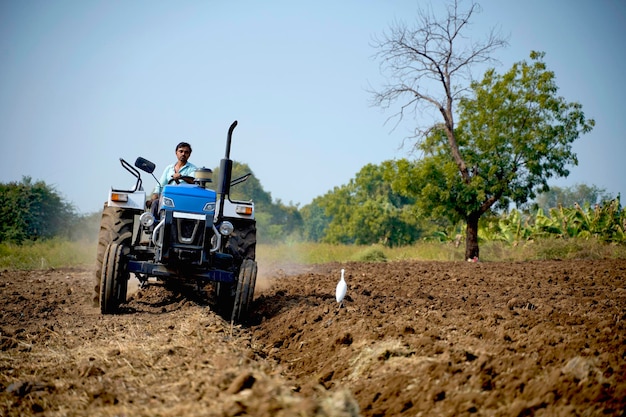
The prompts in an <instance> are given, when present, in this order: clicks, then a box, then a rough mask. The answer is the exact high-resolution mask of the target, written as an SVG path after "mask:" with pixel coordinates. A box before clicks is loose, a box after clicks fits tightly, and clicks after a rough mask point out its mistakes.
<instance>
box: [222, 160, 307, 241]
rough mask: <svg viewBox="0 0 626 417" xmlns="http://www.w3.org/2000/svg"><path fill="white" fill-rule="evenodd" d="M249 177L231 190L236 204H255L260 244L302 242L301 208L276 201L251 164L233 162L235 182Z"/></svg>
mask: <svg viewBox="0 0 626 417" xmlns="http://www.w3.org/2000/svg"><path fill="white" fill-rule="evenodd" d="M246 174H252V175H250V177H249V178H248V179H247V180H246V181H244V182H242V183H239V184H237V185H235V186H234V187H232V188H231V198H233V199H234V200H246V201H247V200H252V201H254V207H255V216H256V221H257V229H258V231H259V241H262V242H266V243H272V242H280V241H284V240H285V239H287V238H294V237H295V238H300V234H301V230H302V216H301V214H300V212H299V211H298V207H297V206H295V205H292V204H289V205H286V204H284V203H283V202H282V201H280V200H276V201H274V200H273V199H272V195H271V193H269V192H267V191H265V190H264V189H263V186H262V185H261V182H260V181H259V179H258V178H257V177H256V176H255V175H254V173H253V172H252V170H251V169H250V167H249V166H248V164H245V163H240V162H236V161H233V172H232V179H233V180H236V179H237V178H239V177H242V176H244V175H246ZM213 177H214V181H215V182H217V181H218V179H219V168H216V169H215V170H214V171H213Z"/></svg>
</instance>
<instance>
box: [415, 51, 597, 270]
mask: <svg viewBox="0 0 626 417" xmlns="http://www.w3.org/2000/svg"><path fill="white" fill-rule="evenodd" d="M543 56H544V55H543V54H542V53H537V52H533V53H531V56H530V58H531V62H530V63H528V62H524V61H523V62H519V63H516V64H514V65H513V67H512V68H511V69H510V70H509V71H508V72H507V73H505V74H503V75H498V74H496V72H495V71H494V70H489V71H487V72H486V74H485V76H484V78H483V80H482V81H479V82H474V83H472V85H471V88H472V91H473V96H472V97H464V98H462V99H461V100H460V102H459V109H460V117H459V120H460V121H459V126H458V128H457V130H456V132H455V137H456V138H457V145H458V146H457V149H456V150H457V151H458V155H459V157H460V158H461V161H462V166H464V167H466V169H465V170H460V169H459V164H458V163H457V162H456V159H455V157H454V155H453V152H452V149H451V148H450V146H449V142H448V141H447V137H446V135H445V134H444V132H443V130H444V129H443V128H440V129H439V130H433V133H432V134H431V136H430V137H429V138H428V140H426V141H424V142H423V143H422V144H421V146H420V147H421V149H422V150H423V151H424V154H425V157H424V159H422V160H421V161H419V162H418V164H417V166H416V170H415V172H414V175H415V182H414V183H413V185H414V190H415V192H416V193H417V194H418V195H419V200H418V202H419V203H421V204H422V207H423V208H424V209H426V210H432V209H435V208H439V209H441V208H443V209H444V212H446V213H448V215H449V216H451V217H452V218H455V219H456V218H461V219H464V220H465V221H466V223H467V229H466V235H467V236H466V239H467V240H466V256H467V257H468V258H473V257H474V256H478V254H479V250H478V222H479V219H480V217H481V216H482V215H483V214H485V213H487V212H488V211H490V210H492V208H507V207H508V206H509V205H510V204H511V203H516V204H518V205H521V204H524V203H525V202H527V201H528V200H529V199H532V198H534V197H535V196H536V194H535V193H536V192H537V191H547V190H549V187H548V184H547V180H548V179H549V178H551V177H553V176H556V177H561V176H567V175H568V174H569V171H568V169H567V166H568V165H570V164H576V163H577V159H576V155H575V154H574V153H573V151H572V143H573V142H574V141H575V140H576V139H577V138H578V137H579V136H580V134H582V133H586V132H588V131H590V130H591V129H592V128H593V125H594V121H593V120H587V119H585V116H584V113H583V111H582V106H581V105H580V104H579V103H575V102H571V103H570V102H567V101H566V100H565V99H564V98H563V97H560V96H557V94H556V93H557V86H556V83H555V76H554V73H553V72H551V71H548V70H547V69H546V65H545V63H544V62H543V60H542V58H543Z"/></svg>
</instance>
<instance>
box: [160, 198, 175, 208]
mask: <svg viewBox="0 0 626 417" xmlns="http://www.w3.org/2000/svg"><path fill="white" fill-rule="evenodd" d="M161 206H162V207H175V206H174V200H172V199H171V198H169V197H163V203H162V204H161Z"/></svg>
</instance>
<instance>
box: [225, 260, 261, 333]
mask: <svg viewBox="0 0 626 417" xmlns="http://www.w3.org/2000/svg"><path fill="white" fill-rule="evenodd" d="M256 274H257V265H256V262H255V261H253V260H252V259H244V261H243V263H242V264H241V268H240V269H239V277H238V278H237V292H236V293H235V301H234V303H233V312H232V316H231V321H233V322H236V323H239V322H241V321H243V320H244V319H245V318H246V317H247V316H248V309H249V307H250V305H251V304H252V298H253V297H254V287H255V285H256Z"/></svg>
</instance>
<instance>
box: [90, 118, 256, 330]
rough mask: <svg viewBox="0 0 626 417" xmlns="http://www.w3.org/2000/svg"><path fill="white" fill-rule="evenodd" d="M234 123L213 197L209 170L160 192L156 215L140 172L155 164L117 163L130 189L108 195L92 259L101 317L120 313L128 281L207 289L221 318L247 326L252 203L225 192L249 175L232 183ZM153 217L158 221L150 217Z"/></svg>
mask: <svg viewBox="0 0 626 417" xmlns="http://www.w3.org/2000/svg"><path fill="white" fill-rule="evenodd" d="M236 126H237V121H235V122H233V123H232V124H231V126H230V128H229V129H228V135H227V139H226V154H225V157H224V158H223V159H222V160H221V162H220V169H219V179H218V183H217V187H216V190H213V189H212V188H211V183H212V170H210V169H208V168H199V169H198V170H197V171H196V172H195V174H194V176H193V177H182V178H181V179H180V180H183V181H180V180H177V181H174V180H172V181H170V183H168V184H161V185H162V192H161V194H160V197H159V199H158V202H157V201H154V202H153V203H152V204H158V209H157V210H150V209H148V207H147V205H148V204H147V200H146V192H145V191H144V189H143V186H142V179H141V174H140V172H139V170H141V171H143V172H146V173H148V174H151V175H152V177H154V179H155V180H156V181H157V182H158V180H157V179H156V177H155V176H154V174H153V172H154V169H155V164H154V163H152V162H150V161H149V160H147V159H144V158H142V157H139V158H137V160H136V161H135V164H134V166H132V165H130V164H129V163H128V162H126V161H125V160H124V159H122V158H120V163H121V165H122V167H123V168H124V169H126V170H127V171H128V172H129V173H130V174H132V175H133V176H134V177H135V185H134V187H133V188H132V189H129V190H124V189H116V188H112V189H111V190H110V191H109V196H108V200H107V202H106V203H105V205H104V209H103V211H102V219H101V223H100V232H99V236H98V253H97V259H96V276H95V279H96V288H95V290H96V299H97V300H98V301H99V307H100V311H101V313H102V314H115V313H118V312H120V309H121V307H122V305H123V304H124V303H125V302H126V298H127V291H128V282H129V279H130V277H131V274H134V275H135V277H136V278H137V280H138V281H139V285H140V287H141V288H143V287H146V286H148V285H152V284H156V283H166V284H168V283H170V284H183V285H188V284H191V285H195V286H197V288H198V289H199V290H201V289H204V287H205V286H206V285H207V284H212V287H213V288H214V291H215V299H216V302H217V304H218V309H219V311H221V312H222V314H223V315H224V316H225V317H226V318H229V319H230V320H231V321H232V322H241V321H243V320H245V318H246V316H247V314H248V312H249V311H248V310H249V308H250V306H251V304H252V299H253V296H254V287H255V282H256V275H257V264H256V261H255V250H256V221H255V213H254V203H253V202H252V201H237V200H233V199H231V197H230V190H231V187H232V186H234V185H236V184H239V183H241V182H243V181H245V180H247V179H248V177H249V176H250V175H251V174H246V175H244V176H242V177H240V178H237V179H234V180H233V179H232V178H231V177H232V170H233V161H232V160H231V159H230V147H231V141H232V134H233V130H234V129H235V127H236ZM155 213H157V214H156V215H155Z"/></svg>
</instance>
